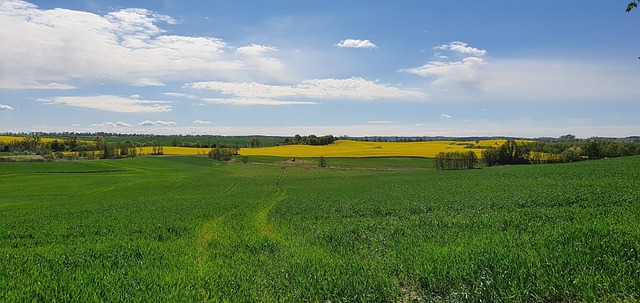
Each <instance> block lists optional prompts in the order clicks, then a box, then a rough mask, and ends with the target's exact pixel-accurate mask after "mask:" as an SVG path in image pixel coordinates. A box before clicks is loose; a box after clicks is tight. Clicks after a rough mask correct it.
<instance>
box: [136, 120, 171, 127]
mask: <svg viewBox="0 0 640 303" xmlns="http://www.w3.org/2000/svg"><path fill="white" fill-rule="evenodd" d="M138 125H142V126H170V125H176V123H175V122H173V121H160V120H157V121H151V120H144V121H142V122H139V123H138Z"/></svg>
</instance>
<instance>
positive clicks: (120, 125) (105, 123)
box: [73, 121, 132, 128]
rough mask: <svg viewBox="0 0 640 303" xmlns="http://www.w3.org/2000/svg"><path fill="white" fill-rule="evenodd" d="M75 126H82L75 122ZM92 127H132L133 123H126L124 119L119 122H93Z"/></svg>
mask: <svg viewBox="0 0 640 303" xmlns="http://www.w3.org/2000/svg"><path fill="white" fill-rule="evenodd" d="M73 126H80V125H79V124H74V125H73ZM90 126H91V127H111V128H117V127H131V126H132V125H131V124H129V123H124V122H122V121H118V122H115V123H114V122H103V123H100V124H91V125H90Z"/></svg>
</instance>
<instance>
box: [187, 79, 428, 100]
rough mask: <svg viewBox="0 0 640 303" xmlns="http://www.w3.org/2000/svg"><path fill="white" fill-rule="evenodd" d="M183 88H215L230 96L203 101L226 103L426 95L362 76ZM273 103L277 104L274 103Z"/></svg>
mask: <svg viewBox="0 0 640 303" xmlns="http://www.w3.org/2000/svg"><path fill="white" fill-rule="evenodd" d="M185 87H188V88H193V89H207V90H213V91H218V92H220V93H221V94H222V95H227V96H231V97H230V98H209V99H203V100H204V101H207V102H216V103H227V104H265V105H267V104H268V105H284V104H309V103H315V102H304V101H299V100H292V99H322V100H334V99H352V100H388V99H402V100H415V101H422V100H424V99H425V98H426V97H427V95H426V94H425V93H423V92H419V91H415V90H403V89H400V88H397V87H393V86H389V85H385V84H379V83H377V82H374V81H369V80H366V79H363V78H357V77H354V78H348V79H314V80H305V81H302V82H300V83H299V84H297V85H295V86H286V85H268V84H261V83H256V82H219V81H211V82H195V83H191V84H187V85H186V86H185ZM276 103H277V104H276Z"/></svg>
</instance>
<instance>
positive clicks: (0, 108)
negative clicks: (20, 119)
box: [0, 104, 13, 110]
mask: <svg viewBox="0 0 640 303" xmlns="http://www.w3.org/2000/svg"><path fill="white" fill-rule="evenodd" d="M0 110H13V107H11V106H9V105H4V104H0Z"/></svg>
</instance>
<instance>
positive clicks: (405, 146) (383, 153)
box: [0, 136, 533, 158]
mask: <svg viewBox="0 0 640 303" xmlns="http://www.w3.org/2000/svg"><path fill="white" fill-rule="evenodd" d="M23 139H24V137H14V136H0V142H6V143H9V142H12V141H22V140H23ZM41 140H42V141H43V142H52V141H54V140H60V139H54V138H41ZM505 141H506V140H482V141H478V142H477V143H476V141H468V142H462V141H424V142H367V141H351V140H338V141H335V142H334V143H333V144H330V145H323V146H312V145H283V146H273V147H262V148H241V149H240V151H239V154H240V155H243V156H277V157H291V158H294V157H299V158H311V157H320V156H324V157H334V158H335V157H347V158H365V157H428V158H431V157H435V155H436V154H438V153H439V152H452V151H474V152H475V153H476V154H477V155H478V157H481V156H482V150H483V149H482V148H479V147H498V146H500V145H501V144H503V143H504V142H505ZM525 142H533V141H532V140H523V141H518V143H519V144H520V143H525ZM470 146H473V147H470ZM162 148H163V154H164V155H206V154H207V153H208V152H209V151H210V150H211V149H210V148H193V147H173V146H163V147H162ZM138 152H139V153H141V154H142V155H150V154H151V153H152V152H153V148H152V147H141V148H138ZM67 153H72V152H67Z"/></svg>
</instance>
